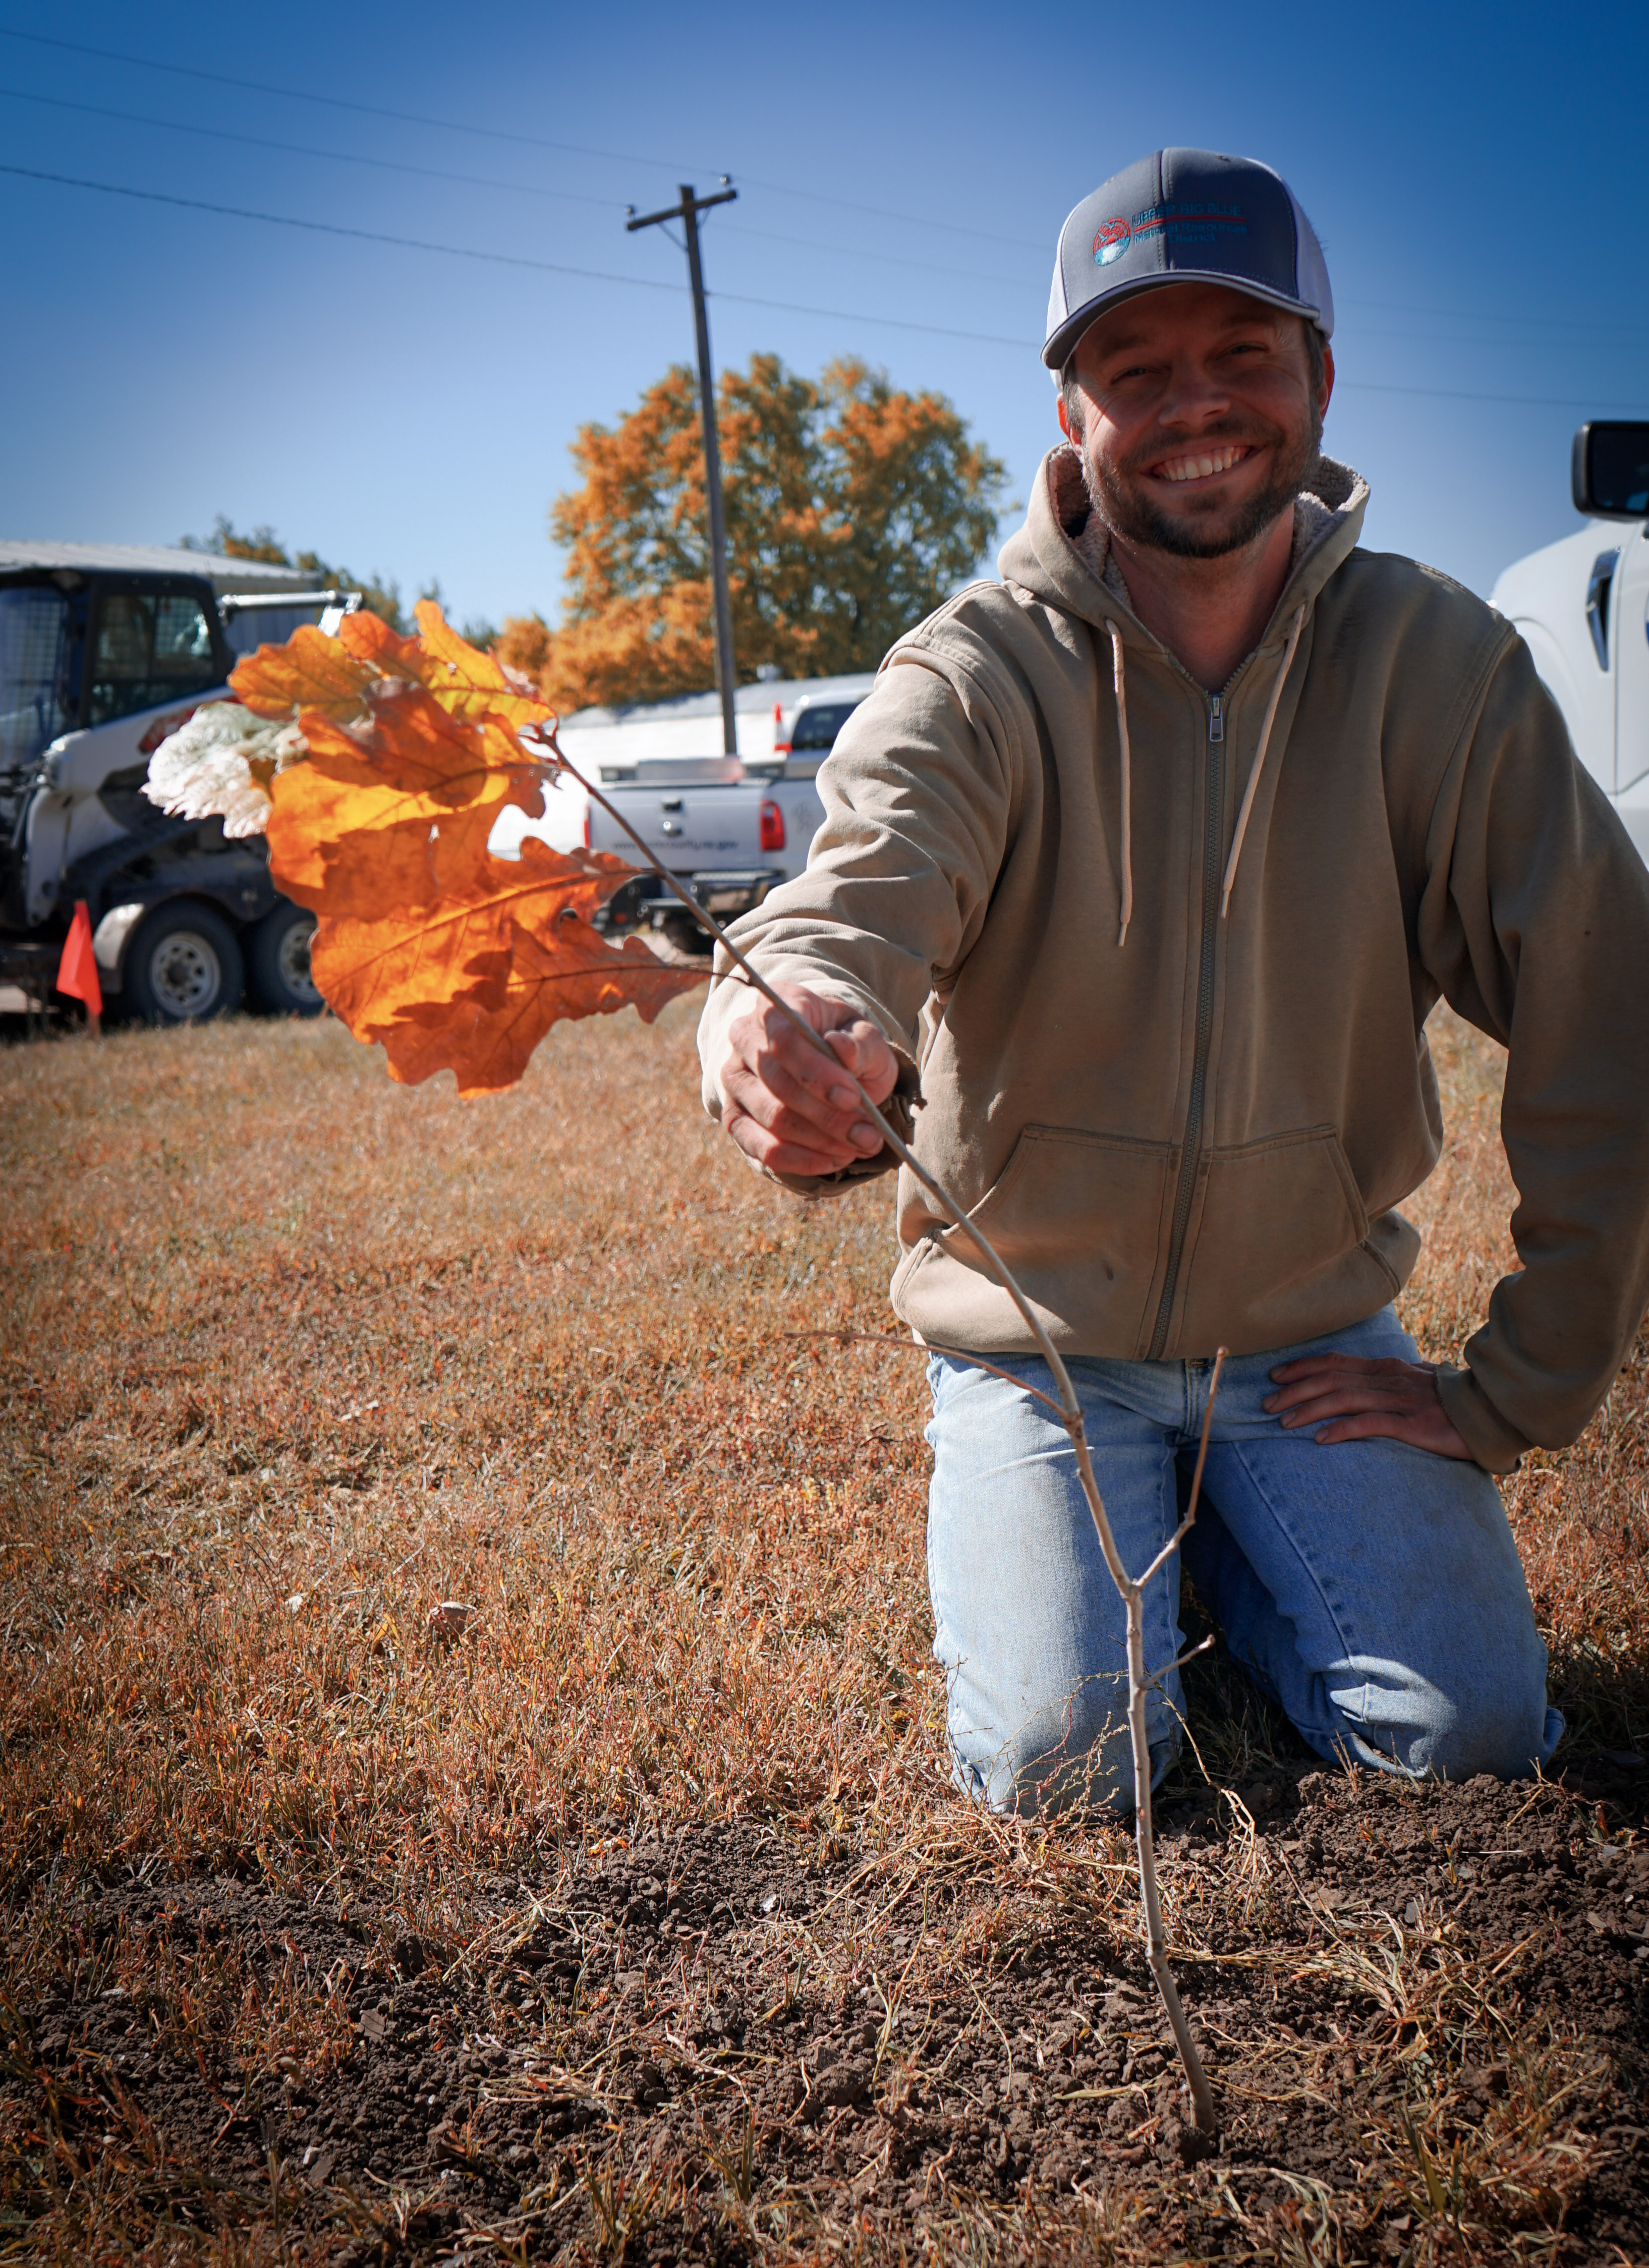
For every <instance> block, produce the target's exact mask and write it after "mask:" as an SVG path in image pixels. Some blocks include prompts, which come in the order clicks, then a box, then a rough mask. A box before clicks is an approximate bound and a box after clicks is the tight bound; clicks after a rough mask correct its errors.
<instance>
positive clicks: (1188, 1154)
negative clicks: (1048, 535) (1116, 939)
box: [1145, 693, 1226, 1362]
mask: <svg viewBox="0 0 1649 2268" xmlns="http://www.w3.org/2000/svg"><path fill="white" fill-rule="evenodd" d="M1206 698H1207V702H1208V743H1207V747H1206V749H1205V751H1204V754H1205V757H1206V762H1207V778H1206V782H1205V795H1206V806H1205V811H1204V821H1203V935H1202V954H1201V958H1200V960H1199V961H1198V964H1197V971H1196V1044H1195V1048H1194V1050H1193V1053H1192V1056H1191V1094H1190V1100H1189V1104H1188V1105H1187V1108H1186V1114H1185V1145H1184V1147H1183V1149H1182V1151H1181V1152H1180V1183H1179V1188H1178V1189H1177V1190H1176V1191H1175V1192H1174V1224H1173V1227H1172V1229H1171V1231H1170V1233H1169V1238H1168V1271H1167V1275H1166V1276H1165V1277H1164V1278H1163V1279H1162V1297H1161V1299H1160V1300H1159V1302H1158V1304H1157V1327H1156V1329H1155V1330H1153V1331H1152V1335H1151V1344H1150V1347H1149V1348H1148V1350H1147V1351H1146V1356H1145V1359H1146V1360H1147V1361H1148V1362H1159V1361H1160V1360H1161V1359H1162V1350H1163V1348H1164V1347H1165V1346H1167V1343H1168V1325H1169V1323H1170V1322H1171V1321H1172V1320H1173V1315H1174V1293H1175V1292H1177V1291H1178V1289H1179V1285H1180V1263H1181V1262H1182V1259H1183V1258H1184V1256H1185V1233H1186V1231H1187V1229H1188V1228H1189V1226H1190V1223H1191V1201H1192V1199H1193V1198H1194V1197H1196V1170H1197V1167H1198V1165H1199V1164H1200V1163H1201V1159H1202V1148H1203V1110H1204V1103H1205V1101H1206V1100H1207V1092H1208V1057H1209V1050H1210V1048H1211V1045H1212V1043H1213V1035H1214V961H1215V956H1216V952H1217V949H1218V941H1219V869H1220V857H1219V854H1220V851H1221V850H1222V849H1223V848H1224V843H1225V815H1226V747H1225V741H1226V705H1225V696H1224V695H1223V694H1219V693H1211V694H1209V695H1208V696H1206Z"/></svg>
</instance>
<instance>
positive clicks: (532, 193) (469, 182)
mask: <svg viewBox="0 0 1649 2268" xmlns="http://www.w3.org/2000/svg"><path fill="white" fill-rule="evenodd" d="M0 95H4V97H5V98H6V99H8V100H9V101H12V102H41V103H45V104H47V105H48V107H50V108H51V109H53V110H77V111H80V112H82V113H84V114H85V116H86V117H88V118H118V119H121V120H123V121H124V122H125V123H126V124H127V125H129V126H154V127H158V128H159V129H161V131H162V132H163V133H166V134H194V135H197V136H201V137H202V138H203V139H205V140H206V141H209V142H232V143H233V144H234V145H235V147H236V148H237V149H250V150H278V151H281V152H282V153H283V155H284V156H286V157H289V158H322V159H324V160H325V161H326V162H328V164H332V165H337V166H372V168H373V170H374V171H375V172H378V173H412V174H416V176H417V177H418V178H419V179H420V180H427V181H458V182H461V183H463V184H464V185H465V186H466V187H467V188H476V189H508V190H510V191H511V192H512V194H513V195H516V196H522V197H554V198H556V199H558V200H560V201H561V202H563V203H568V204H575V205H599V206H600V209H601V210H602V211H603V212H622V210H624V208H623V204H622V202H621V200H620V199H619V198H617V197H593V196H590V195H586V194H581V193H580V192H579V191H578V190H577V189H541V188H539V187H538V186H537V184H536V183H535V182H532V181H501V180H497V178H496V177H495V176H494V175H492V174H490V173H446V172H445V171H444V170H443V169H441V168H440V167H438V166H409V165H407V164H405V163H403V162H402V161H401V160H399V159H396V158H365V157H363V156H361V155H360V153H359V152H358V151H353V150H312V149H310V148H308V147H307V146H306V144H303V143H301V142H271V141H270V140H269V139H268V137H267V136H264V135H261V134H241V133H229V132H227V131H226V130H225V129H224V128H223V127H221V126H189V125H186V124H185V123H184V122H183V121H182V120H181V119H177V118H150V117H147V116H146V115H145V114H144V112H142V111H141V110H108V109H106V108H105V107H103V106H102V105H101V104H99V103H95V102H69V101H67V100H65V99H63V97H62V96H61V95H55V94H34V93H31V92H27V91H26V90H25V89H24V88H22V87H17V86H0Z"/></svg>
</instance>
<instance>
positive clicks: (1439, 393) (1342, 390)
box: [1334, 378, 1632, 410]
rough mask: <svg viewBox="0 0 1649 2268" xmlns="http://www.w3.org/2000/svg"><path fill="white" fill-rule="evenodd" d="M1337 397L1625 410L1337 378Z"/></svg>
mask: <svg viewBox="0 0 1649 2268" xmlns="http://www.w3.org/2000/svg"><path fill="white" fill-rule="evenodd" d="M1334 390H1335V392H1336V394H1409V395H1411V396H1413V397H1414V398H1415V399H1416V400H1417V401H1497V402H1499V403H1500V404H1501V405H1502V406H1503V407H1505V408H1506V409H1593V410H1597V409H1630V408H1631V406H1632V405H1631V403H1629V402H1623V401H1598V400H1597V399H1596V398H1595V397H1594V395H1592V394H1457V393H1456V392H1455V391H1454V388H1453V387H1446V386H1381V385H1380V384H1379V383H1378V382H1377V381H1376V380H1375V379H1372V378H1336V380H1335V382H1334Z"/></svg>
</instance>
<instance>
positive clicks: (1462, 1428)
mask: <svg viewBox="0 0 1649 2268" xmlns="http://www.w3.org/2000/svg"><path fill="white" fill-rule="evenodd" d="M1437 1395H1438V1400H1439V1402H1440V1403H1442V1405H1443V1409H1444V1411H1445V1414H1446V1415H1447V1418H1448V1420H1449V1422H1450V1424H1451V1425H1453V1426H1454V1431H1455V1432H1457V1433H1458V1434H1459V1435H1460V1438H1461V1440H1462V1441H1464V1443H1465V1444H1466V1447H1468V1448H1469V1450H1470V1451H1471V1454H1472V1455H1473V1456H1474V1457H1475V1458H1476V1461H1477V1462H1478V1463H1479V1464H1480V1465H1481V1466H1482V1467H1483V1470H1484V1472H1486V1473H1514V1472H1515V1471H1516V1470H1517V1468H1518V1462H1519V1460H1520V1458H1522V1457H1525V1456H1527V1455H1528V1452H1529V1451H1530V1450H1531V1449H1532V1448H1533V1447H1534V1446H1535V1444H1534V1443H1533V1442H1532V1441H1531V1440H1529V1439H1528V1435H1527V1434H1524V1433H1520V1432H1518V1430H1517V1428H1516V1426H1515V1425H1508V1424H1507V1422H1506V1420H1505V1418H1503V1417H1502V1416H1501V1415H1500V1413H1499V1411H1498V1410H1497V1409H1496V1408H1495V1406H1494V1404H1493V1403H1492V1402H1491V1401H1490V1399H1489V1397H1488V1395H1486V1394H1485V1393H1484V1392H1483V1388H1482V1387H1481V1386H1479V1385H1478V1383H1477V1381H1476V1379H1475V1378H1474V1377H1473V1376H1472V1374H1471V1373H1470V1372H1469V1370H1461V1369H1460V1368H1458V1367H1457V1366H1455V1365H1454V1364H1453V1363H1439V1366H1438V1372H1437Z"/></svg>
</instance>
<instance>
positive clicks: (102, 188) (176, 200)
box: [0, 166, 685, 296]
mask: <svg viewBox="0 0 1649 2268" xmlns="http://www.w3.org/2000/svg"><path fill="white" fill-rule="evenodd" d="M0 173H15V174H16V175H18V178H19V179H20V180H26V181H54V182H55V183H56V184H57V185H58V186H59V187H60V188H70V189H95V190H97V191H98V193H99V195H102V196H106V197H136V198H137V199H138V200H140V201H141V202H142V203H144V204H151V205H178V206H180V207H181V208H182V209H183V210H185V211H186V212H204V213H220V214H224V215H226V216H227V217H228V218H230V219H231V220H261V221H267V222H268V223H269V225H271V226H272V227H275V228H301V229H306V230H307V231H309V232H310V233H311V234H312V235H316V236H350V237H354V238H356V239H357V240H358V241H359V242H361V243H364V244H394V245H399V246H400V247H401V248H402V249H403V250H405V251H409V252H441V253H445V254H446V255H447V257H448V258H449V259H453V260H483V261H487V262H488V263H489V264H490V266H492V267H495V268H532V269H537V270H538V271H539V272H540V273H541V274H543V275H547V276H582V277H583V278H584V279H585V282H587V283H592V284H638V285H639V286H640V288H641V289H642V290H643V291H672V292H674V293H676V294H677V295H678V296H679V295H680V294H681V291H683V290H684V289H685V286H683V285H682V284H659V283H655V282H654V281H653V279H652V277H651V276H617V275H615V274H614V273H613V272H612V270H611V269H605V268H572V267H570V266H568V265H567V264H566V263H565V262H564V261H559V260H529V259H527V258H526V256H525V255H524V254H519V253H512V252H482V251H478V250H476V249H475V247H472V246H470V245H466V244H436V243H434V242H432V241H431V239H429V238H427V237H421V236H391V235H389V234H387V233H386V232H385V231H384V230H382V229H376V228H349V227H346V226H345V225H344V224H343V223H342V221H335V220H298V219H295V218H294V217H293V216H292V215H291V214H290V213H266V212H253V211H251V210H249V209H248V208H247V206H245V205H219V204H209V203H207V201H206V200H205V198H203V197H173V196H168V195H166V193H165V191H164V190H161V189H129V188H124V187H122V186H121V184H120V183H119V182H116V181H87V180H81V179H80V178H79V176H78V175H77V174H74V173H40V172H39V171H37V170H36V169H35V168H34V167H33V166H0Z"/></svg>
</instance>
